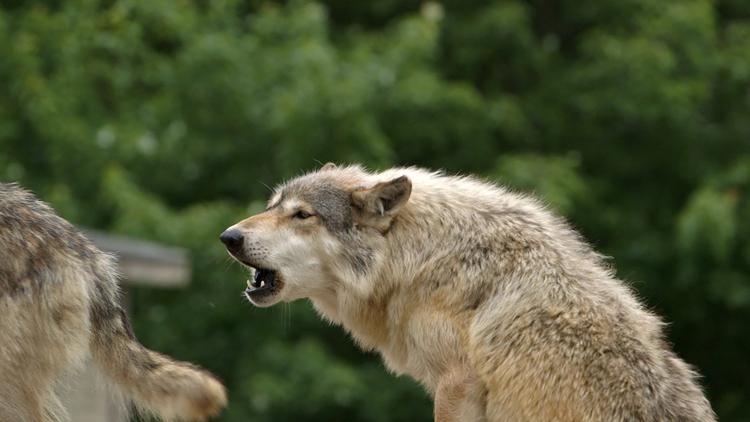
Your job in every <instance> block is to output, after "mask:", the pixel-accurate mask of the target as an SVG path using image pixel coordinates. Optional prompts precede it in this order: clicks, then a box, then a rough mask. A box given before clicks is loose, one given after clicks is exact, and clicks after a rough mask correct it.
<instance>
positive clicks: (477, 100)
mask: <svg viewBox="0 0 750 422" xmlns="http://www.w3.org/2000/svg"><path fill="white" fill-rule="evenodd" d="M749 147H750V2H748V1H746V0H670V1H655V0H600V1H596V2H579V1H571V0H526V1H522V0H484V1H476V0H462V1H457V0H445V1H443V2H440V3H439V2H422V1H415V0H400V1H396V0H379V1H369V2H357V1H348V0H324V1H321V2H311V1H280V2H273V1H260V0H215V1H209V0H78V1H60V0H57V1H54V0H48V1H30V0H3V1H0V180H4V181H11V180H13V181H19V182H21V183H22V184H24V185H25V186H27V187H29V188H31V189H33V190H34V191H36V192H37V193H38V194H39V195H40V196H41V197H43V198H45V199H46V200H48V201H50V202H51V203H52V204H53V205H54V206H55V207H57V209H58V210H59V212H60V213H61V214H62V215H63V216H65V217H67V218H68V219H70V220H72V221H73V222H75V223H77V224H79V225H84V226H89V227H94V228H99V229H102V230H109V231H112V232H115V233H121V234H125V235H129V236H135V237H140V238H145V239H152V240H156V241H160V242H163V243H167V244H173V245H180V246H183V247H186V248H189V250H190V251H191V252H192V262H193V271H194V279H193V283H192V286H191V288H190V289H187V290H185V291H179V292H168V293H167V292H161V291H155V290H139V291H137V292H136V294H135V297H134V302H135V314H136V321H135V325H136V331H137V332H138V333H139V336H140V338H141V339H142V341H143V342H144V343H146V344H148V345H149V346H151V347H153V348H156V349H158V350H162V351H165V352H168V353H170V354H173V355H175V356H178V357H180V358H183V359H188V360H192V361H196V362H198V363H200V364H202V365H203V366H206V367H208V368H210V369H211V370H213V371H215V372H217V373H218V374H220V375H221V376H222V377H223V379H224V380H226V382H227V383H228V386H229V388H230V392H231V406H230V408H229V410H228V411H227V412H226V413H225V414H224V415H223V417H222V419H221V420H222V421H233V422H239V421H248V420H253V421H298V420H327V421H335V420H356V421H428V420H430V418H431V408H430V402H429V399H428V398H427V396H426V394H425V393H424V392H423V391H422V390H421V388H420V387H419V386H417V385H416V384H415V383H414V382H412V381H411V380H408V379H404V378H396V377H393V376H392V375H390V374H388V373H386V371H385V370H384V369H383V366H382V364H381V363H380V362H379V359H378V358H377V356H374V355H368V354H364V353H361V352H359V351H358V350H356V349H355V347H354V346H353V345H352V343H351V341H350V340H349V339H348V338H346V336H345V334H344V333H343V331H342V330H341V329H339V328H336V327H329V326H327V325H326V324H325V323H323V322H321V321H320V320H319V319H318V318H317V316H316V315H315V313H314V311H313V310H312V309H311V307H310V306H309V304H307V303H295V304H292V305H284V306H278V307H277V308H272V309H265V310H260V309H254V308H252V307H251V306H249V305H248V304H246V303H244V302H243V301H242V300H241V298H240V293H241V291H242V290H243V288H244V279H245V278H246V275H245V274H243V271H242V270H241V269H240V268H239V266H238V265H235V264H232V263H231V262H230V261H229V259H228V258H227V257H226V254H225V252H224V250H223V248H222V245H221V244H220V243H219V242H218V239H217V236H218V234H219V233H220V232H221V231H222V230H223V229H224V228H225V227H227V226H228V225H230V224H231V223H233V222H235V221H237V220H238V219H240V218H243V217H244V216H246V215H248V214H249V213H251V212H254V211H256V210H258V209H259V207H260V204H262V201H263V200H264V199H265V197H266V196H267V194H268V188H267V187H266V185H274V184H276V183H277V182H279V181H281V180H283V179H284V178H287V177H290V176H293V175H295V174H298V173H300V172H301V171H304V170H309V169H312V168H314V167H317V166H318V165H319V162H326V161H337V162H361V163H364V164H366V165H368V166H371V167H373V168H384V167H388V166H391V165H406V164H408V165H411V164H416V165H421V166H428V167H434V168H437V167H440V168H444V169H446V170H447V171H448V172H464V173H475V174H479V175H482V176H484V177H486V178H489V179H492V180H496V181H498V182H500V183H504V184H507V185H510V186H512V187H515V188H517V189H521V190H527V191H531V192H535V193H536V194H538V195H540V196H541V197H543V198H544V199H545V200H546V201H547V202H548V203H549V204H550V205H551V206H552V207H553V208H555V209H557V210H558V211H559V212H561V213H562V214H564V215H565V216H567V217H568V218H569V219H570V220H571V221H572V222H573V224H574V225H575V226H576V227H578V228H579V229H580V230H581V231H582V232H583V233H584V235H585V236H586V237H587V238H588V239H589V240H590V241H591V242H592V243H593V244H594V245H595V247H596V248H597V249H599V250H601V251H603V252H604V253H605V254H607V255H610V256H612V257H614V259H613V262H614V263H615V265H616V267H617V269H618V274H619V275H620V277H622V278H623V279H625V280H627V281H628V282H630V283H632V284H633V285H634V286H635V288H636V289H637V290H638V291H639V292H640V295H641V296H642V297H643V298H644V300H645V301H646V302H647V303H648V306H649V307H650V308H652V309H654V310H655V311H657V312H658V313H660V314H661V315H663V316H664V317H665V318H666V319H667V321H669V322H670V325H669V328H668V331H669V337H670V340H671V341H672V342H673V343H674V345H675V348H676V349H677V352H678V353H679V354H680V355H681V356H682V357H684V358H685V359H686V360H687V361H689V362H690V363H692V364H694V365H697V366H698V367H699V369H700V371H701V373H702V374H703V375H704V383H705V385H706V388H707V391H708V394H709V396H710V399H711V401H712V403H713V405H714V407H715V409H716V411H717V412H718V413H719V416H720V418H721V420H724V421H746V420H748V419H750V381H749V379H750V359H748V357H749V356H750V278H749V277H750V197H749V196H748V195H749V193H750V148H749Z"/></svg>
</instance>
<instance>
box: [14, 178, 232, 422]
mask: <svg viewBox="0 0 750 422" xmlns="http://www.w3.org/2000/svg"><path fill="white" fill-rule="evenodd" d="M88 354H90V355H91V356H92V357H93V361H94V362H95V363H96V364H97V366H98V367H99V368H100V369H101V371H102V373H103V374H104V375H105V376H106V377H107V378H108V379H109V380H111V381H112V382H113V384H115V385H116V387H117V388H118V389H119V390H120V391H121V392H122V393H124V395H125V396H127V397H129V398H131V399H132V400H133V401H134V402H135V404H136V406H137V407H138V408H140V409H141V410H143V411H145V412H147V413H150V414H153V415H155V416H158V417H160V418H161V419H163V420H167V421H177V420H187V421H202V420H206V419H208V418H209V417H211V416H214V415H216V414H217V413H218V412H219V411H220V410H221V408H223V407H224V405H225V404H226V395H225V392H224V387H223V386H222V385H221V383H220V382H219V381H217V380H216V379H215V378H214V377H213V376H212V375H211V374H209V373H208V372H206V371H204V370H201V369H199V368H197V367H195V366H193V365H190V364H188V363H182V362H176V361H174V360H172V359H170V358H169V357H167V356H164V355H160V354H158V353H156V352H153V351H150V350H148V349H146V348H145V347H143V346H142V345H140V344H139V343H138V342H137V341H136V339H135V337H134V336H133V333H132V331H131V329H130V325H129V323H128V319H127V317H126V315H125V312H124V311H123V309H122V308H121V307H120V305H119V304H118V287H117V277H116V272H115V264H114V262H113V259H112V258H111V257H110V256H108V255H106V254H104V253H103V252H101V251H99V250H98V249H97V248H96V247H94V246H93V245H92V244H91V243H90V242H89V241H88V240H87V239H86V238H85V237H84V236H83V235H81V233H79V232H78V231H76V230H75V229H74V228H73V226H72V225H71V224H69V223H68V222H67V221H65V220H64V219H62V218H60V217H58V216H57V215H56V214H55V213H54V211H53V210H52V209H51V208H50V207H49V206H47V205H46V204H44V203H43V202H41V201H39V200H37V199H36V198H35V197H34V196H33V195H32V194H30V193H29V192H27V191H25V190H23V189H21V188H19V187H18V186H16V185H13V184H2V183H0V421H2V422H47V421H57V420H64V419H65V416H64V413H65V412H64V409H62V408H61V406H60V404H59V401H58V400H57V398H56V397H55V394H54V389H55V386H56V383H57V381H58V380H59V378H60V376H61V375H62V374H63V373H64V372H66V371H67V370H69V369H70V368H72V367H75V366H76V364H77V363H80V362H81V361H82V360H83V359H85V357H86V356H87V355H88Z"/></svg>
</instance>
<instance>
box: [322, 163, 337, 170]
mask: <svg viewBox="0 0 750 422" xmlns="http://www.w3.org/2000/svg"><path fill="white" fill-rule="evenodd" d="M335 169H336V164H334V163H332V162H330V161H329V162H327V163H325V164H324V165H323V167H321V168H320V170H319V171H326V170H335Z"/></svg>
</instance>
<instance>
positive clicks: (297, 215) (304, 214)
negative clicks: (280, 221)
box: [294, 210, 312, 220]
mask: <svg viewBox="0 0 750 422" xmlns="http://www.w3.org/2000/svg"><path fill="white" fill-rule="evenodd" d="M310 217H312V214H310V213H309V212H307V211H303V210H299V211H297V212H296V213H295V214H294V218H299V219H300V220H304V219H306V218H310Z"/></svg>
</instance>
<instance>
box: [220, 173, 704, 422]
mask: <svg viewBox="0 0 750 422" xmlns="http://www.w3.org/2000/svg"><path fill="white" fill-rule="evenodd" d="M221 239H222V241H223V242H224V243H225V244H226V246H227V249H228V250H229V251H230V253H231V254H232V255H233V256H234V257H235V258H236V259H237V260H239V261H240V262H242V263H244V264H245V265H248V266H250V267H253V268H255V269H256V270H255V276H254V280H253V281H250V282H248V287H247V290H246V295H247V296H248V298H249V299H250V301H251V302H252V303H254V304H255V305H258V306H269V305H272V304H274V303H277V302H279V301H290V300H295V299H299V298H305V297H306V298H310V299H311V300H312V303H313V304H314V306H315V308H316V309H317V310H318V311H319V312H320V314H321V315H322V316H323V317H324V318H326V319H329V320H330V321H333V322H335V323H338V324H341V325H342V326H343V327H345V328H346V329H347V330H348V331H350V332H351V334H352V336H353V337H354V338H355V339H356V340H357V342H358V343H359V344H360V345H361V346H362V347H364V348H366V349H374V350H377V351H378V352H380V354H381V355H382V356H383V359H384V360H385V363H386V365H387V366H388V367H389V368H390V369H391V370H393V371H394V372H397V373H403V374H408V375H410V376H412V377H413V378H415V379H417V380H419V381H420V382H421V383H422V384H423V385H424V386H425V387H426V388H427V389H428V390H429V391H430V392H431V393H432V394H433V395H434V399H435V418H436V420H438V421H492V422H500V421H503V422H521V421H530V422H540V421H545V422H552V421H561V422H562V421H565V422H594V421H607V422H626V421H686V422H687V421H701V422H706V421H713V420H714V419H715V417H714V414H713V411H712V410H711V407H710V405H709V403H708V401H707V400H706V398H705V396H704V395H703V392H702V391H701V389H700V387H699V385H698V383H697V381H696V379H697V375H696V373H695V372H693V370H692V369H691V368H690V367H689V366H688V365H687V364H686V363H685V362H683V361H682V360H681V359H679V358H678V357H677V356H676V355H675V354H674V353H673V352H672V351H671V350H670V347H669V346H668V344H667V342H666V341H665V339H664V335H663V332H662V326H663V324H662V322H661V321H660V320H659V318H657V317H656V316H655V315H653V314H652V313H650V312H648V311H647V310H646V309H644V307H643V306H642V305H641V304H640V303H638V301H637V300H636V298H635V296H634V295H633V293H632V292H631V291H630V290H629V289H628V288H627V287H626V286H625V285H624V283H622V282H621V281H619V280H617V279H616V278H615V276H614V274H613V273H612V272H611V271H610V270H609V269H608V267H607V266H606V265H605V264H604V262H603V261H602V259H601V258H600V257H599V255H597V254H596V253H594V252H593V251H592V250H591V248H590V247H589V246H588V245H587V244H586V243H585V242H584V241H583V240H582V239H581V238H580V237H579V236H578V235H577V234H576V233H575V232H574V231H573V230H572V229H571V228H569V227H568V225H567V224H565V223H564V222H563V221H562V219H560V218H558V217H556V216H554V215H552V214H551V213H550V212H548V211H547V210H545V209H544V208H543V207H542V206H540V205H539V204H538V203H537V202H536V201H535V200H533V199H531V198H528V197H525V196H522V195H518V194H515V193H512V192H509V191H507V190H505V189H503V188H500V187H497V186H494V185H491V184H488V183H483V182H480V181H478V180H476V179H473V178H467V177H448V176H444V175H442V174H440V173H434V172H429V171H426V170H421V169H415V168H395V169H390V170H387V171H384V172H381V173H371V172H368V171H365V170H364V169H362V168H361V167H358V166H350V167H337V166H335V165H326V166H324V167H323V168H322V169H321V170H319V171H317V172H313V173H311V174H307V175H304V176H301V177H298V178H296V179H293V180H291V181H290V182H288V183H285V184H282V185H281V186H279V187H278V188H277V189H276V191H275V193H274V194H273V195H272V197H271V199H270V201H269V203H268V208H267V209H266V210H265V211H264V212H262V213H260V214H258V215H255V216H253V217H250V218H248V219H246V220H243V221H241V222H239V223H237V224H235V225H234V226H232V227H230V228H229V229H228V230H227V231H225V232H224V233H223V234H222V235H221Z"/></svg>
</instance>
